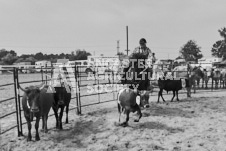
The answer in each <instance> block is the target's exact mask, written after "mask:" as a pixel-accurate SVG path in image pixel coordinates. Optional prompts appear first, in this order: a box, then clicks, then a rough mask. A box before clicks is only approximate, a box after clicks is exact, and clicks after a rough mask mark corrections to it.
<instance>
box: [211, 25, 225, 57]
mask: <svg viewBox="0 0 226 151" xmlns="http://www.w3.org/2000/svg"><path fill="white" fill-rule="evenodd" d="M218 32H219V34H220V36H221V37H222V38H223V40H218V41H217V42H215V43H214V44H213V47H212V50H211V52H212V56H215V57H218V58H223V60H226V28H222V29H220V30H218Z"/></svg>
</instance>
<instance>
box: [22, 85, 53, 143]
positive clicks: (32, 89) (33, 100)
mask: <svg viewBox="0 0 226 151" xmlns="http://www.w3.org/2000/svg"><path fill="white" fill-rule="evenodd" d="M20 89H21V90H22V91H24V95H23V98H22V107H23V110H24V117H25V119H26V121H27V126H28V137H27V141H31V139H32V136H31V127H32V126H31V122H32V121H33V117H34V116H35V117H36V123H35V129H36V135H35V140H36V141H39V140H40V137H39V133H38V128H39V121H40V117H42V129H44V132H45V133H47V119H48V114H49V111H50V108H51V107H52V105H53V102H54V98H53V94H51V93H48V92H47V90H48V86H46V85H43V86H42V87H40V88H39V87H37V86H29V87H26V88H25V89H23V88H22V87H20Z"/></svg>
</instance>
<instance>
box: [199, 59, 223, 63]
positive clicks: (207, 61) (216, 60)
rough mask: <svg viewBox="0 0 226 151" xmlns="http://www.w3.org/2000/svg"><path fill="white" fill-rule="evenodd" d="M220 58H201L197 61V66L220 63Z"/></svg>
mask: <svg viewBox="0 0 226 151" xmlns="http://www.w3.org/2000/svg"><path fill="white" fill-rule="evenodd" d="M221 61H222V58H201V59H198V63H199V64H212V63H217V62H221Z"/></svg>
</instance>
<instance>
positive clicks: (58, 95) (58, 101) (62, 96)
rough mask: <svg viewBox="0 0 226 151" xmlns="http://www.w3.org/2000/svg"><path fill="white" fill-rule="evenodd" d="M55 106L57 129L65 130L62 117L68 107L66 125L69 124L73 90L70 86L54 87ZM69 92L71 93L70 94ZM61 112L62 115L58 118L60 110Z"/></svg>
mask: <svg viewBox="0 0 226 151" xmlns="http://www.w3.org/2000/svg"><path fill="white" fill-rule="evenodd" d="M54 90H55V92H54V100H55V101H54V104H53V111H54V114H55V118H56V128H58V129H63V127H62V117H63V112H64V108H65V107H66V123H68V111H69V104H70V101H71V92H70V91H71V88H70V86H69V85H64V83H62V84H61V86H59V87H58V86H56V87H54ZM68 91H69V92H68ZM59 108H60V109H61V110H60V114H59V116H58V109H59Z"/></svg>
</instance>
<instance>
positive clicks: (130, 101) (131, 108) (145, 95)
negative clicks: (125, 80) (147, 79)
mask: <svg viewBox="0 0 226 151" xmlns="http://www.w3.org/2000/svg"><path fill="white" fill-rule="evenodd" d="M149 93H150V91H137V90H136V89H129V88H124V89H122V90H120V91H119V93H118V112H119V123H120V117H121V113H122V112H123V113H124V114H126V121H124V122H123V123H120V125H122V126H127V125H128V121H129V114H130V112H133V113H134V112H136V111H137V113H138V114H139V117H138V119H136V120H134V122H139V120H140V118H141V117H142V113H141V109H140V107H146V108H148V107H149V102H148V100H149Z"/></svg>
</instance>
